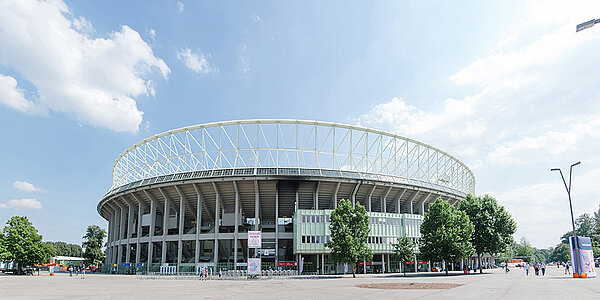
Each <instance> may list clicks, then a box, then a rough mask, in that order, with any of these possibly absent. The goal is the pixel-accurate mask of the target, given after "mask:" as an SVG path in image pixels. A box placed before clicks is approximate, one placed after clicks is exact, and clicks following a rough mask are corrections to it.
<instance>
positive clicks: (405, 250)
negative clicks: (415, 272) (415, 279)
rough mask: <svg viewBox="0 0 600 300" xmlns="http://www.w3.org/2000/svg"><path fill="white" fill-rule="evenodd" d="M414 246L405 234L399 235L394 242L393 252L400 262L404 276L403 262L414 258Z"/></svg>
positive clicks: (404, 267)
mask: <svg viewBox="0 0 600 300" xmlns="http://www.w3.org/2000/svg"><path fill="white" fill-rule="evenodd" d="M416 247H417V245H416V244H415V243H414V242H413V241H412V239H410V238H409V237H407V236H403V237H399V238H398V240H397V243H395V244H394V254H395V256H396V258H397V259H398V260H399V261H400V263H401V264H402V271H403V272H404V276H406V264H405V263H404V262H406V261H413V260H414V259H415V251H416V250H417V249H416Z"/></svg>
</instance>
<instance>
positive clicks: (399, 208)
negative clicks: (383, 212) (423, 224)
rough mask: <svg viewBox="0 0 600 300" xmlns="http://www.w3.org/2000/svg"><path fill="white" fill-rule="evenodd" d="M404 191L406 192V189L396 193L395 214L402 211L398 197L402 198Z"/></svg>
mask: <svg viewBox="0 0 600 300" xmlns="http://www.w3.org/2000/svg"><path fill="white" fill-rule="evenodd" d="M404 193H406V189H403V190H402V192H400V193H399V194H398V197H396V213H397V214H401V213H402V208H401V207H400V199H402V196H404Z"/></svg>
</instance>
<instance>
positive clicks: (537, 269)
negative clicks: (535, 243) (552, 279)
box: [533, 263, 540, 276]
mask: <svg viewBox="0 0 600 300" xmlns="http://www.w3.org/2000/svg"><path fill="white" fill-rule="evenodd" d="M533 268H534V269H535V276H539V275H540V265H538V263H534V264H533Z"/></svg>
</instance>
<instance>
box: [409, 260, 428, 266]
mask: <svg viewBox="0 0 600 300" xmlns="http://www.w3.org/2000/svg"><path fill="white" fill-rule="evenodd" d="M404 264H406V265H414V264H415V262H414V261H405V262H404ZM419 264H420V265H426V264H427V262H426V261H421V260H420V261H419Z"/></svg>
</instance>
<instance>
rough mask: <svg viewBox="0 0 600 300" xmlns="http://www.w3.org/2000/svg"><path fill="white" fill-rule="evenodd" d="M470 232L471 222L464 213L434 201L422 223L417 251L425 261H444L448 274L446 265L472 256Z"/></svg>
mask: <svg viewBox="0 0 600 300" xmlns="http://www.w3.org/2000/svg"><path fill="white" fill-rule="evenodd" d="M473 229H474V226H473V223H472V222H471V221H470V220H469V217H468V216H467V214H466V213H465V212H464V211H459V210H456V209H455V208H454V206H452V205H450V203H448V202H446V201H444V200H442V198H437V199H436V200H435V203H433V204H431V206H430V207H429V212H428V213H426V214H425V218H424V220H423V224H421V240H420V246H419V251H420V252H421V254H422V255H423V257H425V258H426V259H429V260H432V261H442V260H443V261H444V262H445V269H446V275H448V262H458V261H459V260H460V259H461V258H465V257H469V256H471V254H473V252H474V249H473V245H472V244H471V236H472V235H473Z"/></svg>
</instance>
